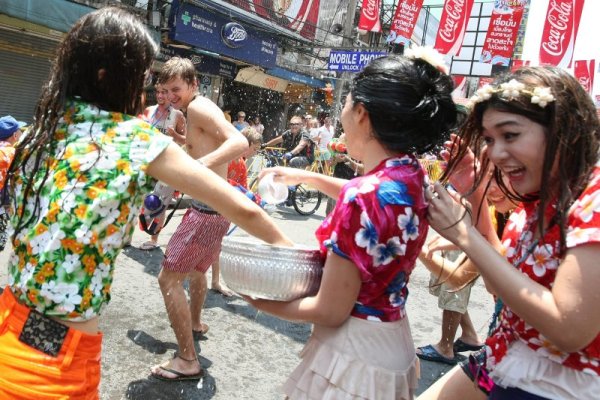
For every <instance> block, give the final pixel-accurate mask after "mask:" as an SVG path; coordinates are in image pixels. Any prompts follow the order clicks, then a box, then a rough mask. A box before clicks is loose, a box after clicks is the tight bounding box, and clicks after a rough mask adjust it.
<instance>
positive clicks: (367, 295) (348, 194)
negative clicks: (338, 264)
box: [316, 155, 429, 321]
mask: <svg viewBox="0 0 600 400" xmlns="http://www.w3.org/2000/svg"><path fill="white" fill-rule="evenodd" d="M424 182H425V173H424V171H423V169H422V168H421V166H420V165H419V162H418V161H417V160H416V158H414V157H413V156H409V155H405V156H403V157H398V158H391V159H388V160H385V161H382V162H381V163H380V164H379V165H378V166H377V167H376V168H374V169H373V170H372V171H371V172H369V173H368V174H367V175H364V176H361V177H358V178H355V179H352V180H351V181H349V182H348V183H347V184H345V185H344V187H343V188H342V191H341V193H340V196H339V199H338V202H337V205H336V207H335V209H334V210H333V211H332V212H331V213H330V214H329V215H328V216H327V217H326V218H325V220H324V221H323V223H322V224H321V226H320V227H319V228H318V229H317V231H316V236H317V240H318V241H319V243H320V245H321V250H322V252H323V254H324V255H325V254H326V253H327V251H329V250H331V251H333V252H334V253H335V254H337V255H339V256H341V257H344V258H346V259H349V260H351V261H352V262H353V263H354V264H355V265H356V268H358V270H359V272H360V277H361V280H362V286H361V288H360V292H359V294H358V298H357V300H356V303H355V305H354V309H353V310H352V316H354V317H357V318H362V319H368V320H374V321H397V320H400V319H402V318H404V316H405V311H404V307H405V304H406V299H407V297H408V288H407V287H406V285H407V283H408V278H409V276H410V273H411V272H412V270H413V268H414V267H415V262H416V259H417V255H418V254H419V251H420V249H421V247H422V246H423V243H424V242H425V239H426V237H427V229H428V226H429V225H428V223H427V218H426V217H427V204H426V203H425V197H424V194H423V187H424Z"/></svg>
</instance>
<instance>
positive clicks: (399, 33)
mask: <svg viewBox="0 0 600 400" xmlns="http://www.w3.org/2000/svg"><path fill="white" fill-rule="evenodd" d="M421 8H423V0H400V1H399V2H398V7H397V8H396V13H395V14H394V19H393V20H392V25H391V26H390V34H389V36H388V37H387V40H386V41H387V42H388V43H403V44H404V45H405V46H407V45H408V44H409V43H410V38H411V37H412V34H413V31H414V30H415V25H416V24H417V19H418V18H419V13H420V12H421Z"/></svg>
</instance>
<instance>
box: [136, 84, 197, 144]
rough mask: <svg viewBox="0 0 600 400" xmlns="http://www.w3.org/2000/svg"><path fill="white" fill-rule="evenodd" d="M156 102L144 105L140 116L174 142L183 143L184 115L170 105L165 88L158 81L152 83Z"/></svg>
mask: <svg viewBox="0 0 600 400" xmlns="http://www.w3.org/2000/svg"><path fill="white" fill-rule="evenodd" d="M154 89H155V93H156V104H155V105H153V106H150V107H146V109H145V110H144V113H143V115H142V118H143V119H144V121H147V122H148V123H149V124H150V125H152V127H153V128H156V129H158V130H159V131H161V132H162V133H163V134H165V135H167V136H170V137H172V138H173V140H174V141H175V143H178V144H181V145H183V144H185V130H186V127H185V117H184V115H183V113H182V112H181V111H180V110H177V109H175V108H174V107H172V106H171V104H170V103H169V101H168V100H167V93H166V90H165V89H164V88H163V86H162V85H161V84H160V83H157V84H156V85H154Z"/></svg>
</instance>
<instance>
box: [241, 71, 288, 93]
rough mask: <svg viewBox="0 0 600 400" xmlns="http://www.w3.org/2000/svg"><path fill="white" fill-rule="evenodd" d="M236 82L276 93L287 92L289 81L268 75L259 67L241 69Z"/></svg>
mask: <svg viewBox="0 0 600 400" xmlns="http://www.w3.org/2000/svg"><path fill="white" fill-rule="evenodd" d="M235 81H236V82H242V83H246V84H248V85H252V86H258V87H261V88H263V89H269V90H274V91H276V92H285V89H286V88H287V85H288V81H286V80H284V79H279V78H277V77H275V76H272V75H267V74H265V73H264V72H262V71H261V70H260V69H259V68H257V67H248V68H242V69H240V71H239V72H238V74H237V76H236V77H235Z"/></svg>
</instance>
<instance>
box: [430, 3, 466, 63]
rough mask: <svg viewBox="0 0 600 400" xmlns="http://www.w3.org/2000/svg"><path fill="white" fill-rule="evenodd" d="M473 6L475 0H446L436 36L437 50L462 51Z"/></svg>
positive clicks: (444, 52)
mask: <svg viewBox="0 0 600 400" xmlns="http://www.w3.org/2000/svg"><path fill="white" fill-rule="evenodd" d="M472 8H473V0H446V2H445V3H444V10H443V11H442V18H441V19H440V27H439V29H438V32H437V36H436V38H435V46H434V47H435V48H436V49H437V51H439V52H440V53H442V54H452V55H457V54H458V53H459V52H460V47H461V46H462V41H463V38H464V36H465V29H467V23H468V22H469V17H470V16H471V9H472Z"/></svg>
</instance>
